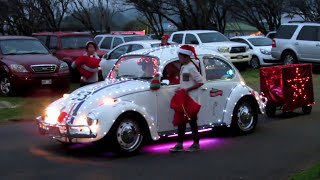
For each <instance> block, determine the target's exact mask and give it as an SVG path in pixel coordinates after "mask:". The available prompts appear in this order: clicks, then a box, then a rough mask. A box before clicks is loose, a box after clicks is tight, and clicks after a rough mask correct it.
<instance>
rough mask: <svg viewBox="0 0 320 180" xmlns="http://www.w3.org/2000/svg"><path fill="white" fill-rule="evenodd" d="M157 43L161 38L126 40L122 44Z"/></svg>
mask: <svg viewBox="0 0 320 180" xmlns="http://www.w3.org/2000/svg"><path fill="white" fill-rule="evenodd" d="M157 43H161V41H160V40H143V41H129V42H125V43H122V44H121V45H125V44H146V45H149V44H157Z"/></svg>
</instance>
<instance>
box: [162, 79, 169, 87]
mask: <svg viewBox="0 0 320 180" xmlns="http://www.w3.org/2000/svg"><path fill="white" fill-rule="evenodd" d="M169 84H170V81H169V80H168V79H163V80H162V81H161V85H166V86H169Z"/></svg>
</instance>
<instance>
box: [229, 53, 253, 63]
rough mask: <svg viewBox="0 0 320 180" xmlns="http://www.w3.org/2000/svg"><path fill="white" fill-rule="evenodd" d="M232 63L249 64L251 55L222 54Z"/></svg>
mask: <svg viewBox="0 0 320 180" xmlns="http://www.w3.org/2000/svg"><path fill="white" fill-rule="evenodd" d="M223 55H224V56H225V57H226V58H228V59H229V60H230V61H231V62H232V63H242V62H249V61H250V60H251V58H252V55H251V53H223Z"/></svg>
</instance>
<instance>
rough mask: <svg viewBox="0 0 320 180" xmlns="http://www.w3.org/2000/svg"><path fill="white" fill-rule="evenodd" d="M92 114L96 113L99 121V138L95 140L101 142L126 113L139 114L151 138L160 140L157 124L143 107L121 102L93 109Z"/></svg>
mask: <svg viewBox="0 0 320 180" xmlns="http://www.w3.org/2000/svg"><path fill="white" fill-rule="evenodd" d="M91 112H92V113H94V114H95V115H96V117H97V119H98V120H99V128H98V130H97V134H98V136H97V139H95V140H99V139H101V138H102V137H104V136H105V135H106V134H108V132H109V131H110V129H111V127H112V126H113V125H114V123H115V122H116V121H117V120H119V119H118V118H119V117H120V116H121V115H122V114H124V113H126V112H137V113H139V114H140V115H141V116H142V117H143V120H144V121H145V122H146V123H147V125H148V127H149V132H150V135H151V138H152V139H153V140H158V139H159V135H158V131H157V123H156V122H155V121H154V119H153V118H151V117H152V116H151V115H150V114H149V113H148V112H147V111H146V110H145V109H144V108H143V107H141V106H139V105H137V104H134V103H132V102H128V101H121V102H118V103H117V104H115V105H103V106H99V107H97V108H95V109H92V111H91ZM110 112H112V113H110Z"/></svg>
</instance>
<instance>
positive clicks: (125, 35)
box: [95, 34, 147, 37]
mask: <svg viewBox="0 0 320 180" xmlns="http://www.w3.org/2000/svg"><path fill="white" fill-rule="evenodd" d="M104 36H106V37H133V36H147V35H139V34H98V35H96V36H95V37H104Z"/></svg>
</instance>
